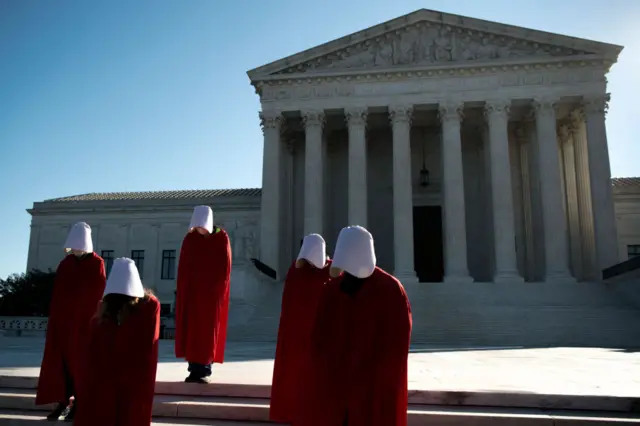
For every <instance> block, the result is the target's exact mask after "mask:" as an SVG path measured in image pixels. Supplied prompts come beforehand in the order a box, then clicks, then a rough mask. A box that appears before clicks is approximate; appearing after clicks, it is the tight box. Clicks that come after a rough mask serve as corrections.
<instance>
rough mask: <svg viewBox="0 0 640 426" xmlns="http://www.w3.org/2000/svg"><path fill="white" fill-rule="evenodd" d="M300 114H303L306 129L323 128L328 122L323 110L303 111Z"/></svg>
mask: <svg viewBox="0 0 640 426" xmlns="http://www.w3.org/2000/svg"><path fill="white" fill-rule="evenodd" d="M300 112H301V114H302V123H303V124H304V128H305V129H308V128H310V127H320V128H322V127H323V126H324V123H325V121H326V120H325V115H324V111H323V110H303V111H300Z"/></svg>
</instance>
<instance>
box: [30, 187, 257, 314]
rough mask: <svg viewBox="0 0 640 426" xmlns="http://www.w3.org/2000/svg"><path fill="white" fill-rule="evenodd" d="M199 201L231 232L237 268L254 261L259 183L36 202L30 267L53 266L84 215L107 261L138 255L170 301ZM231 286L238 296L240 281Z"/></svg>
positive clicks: (148, 280)
mask: <svg viewBox="0 0 640 426" xmlns="http://www.w3.org/2000/svg"><path fill="white" fill-rule="evenodd" d="M200 204H206V205H210V206H211V207H212V208H213V210H214V212H215V213H214V218H215V222H216V224H217V225H218V226H220V227H222V228H224V229H225V230H226V231H227V232H228V233H229V236H230V240H231V244H232V253H233V267H234V269H242V267H243V266H246V265H248V264H250V259H251V258H254V257H256V250H257V247H259V244H258V241H257V238H258V237H259V216H260V212H259V206H260V190H259V189H248V190H246V189H245V190H243V189H239V190H211V191H204V190H203V191H167V192H153V193H124V194H123V193H120V194H90V195H85V196H76V197H65V198H59V199H54V200H47V201H44V202H37V203H34V205H33V208H32V209H30V210H29V213H31V215H32V222H31V237H30V244H29V258H28V262H27V269H28V270H31V269H40V270H45V271H46V270H48V269H53V270H55V268H56V267H57V265H58V263H59V262H60V260H62V258H63V256H64V252H63V250H62V249H61V247H62V245H63V244H64V241H65V238H66V236H67V233H68V231H69V228H70V226H71V225H73V224H74V223H75V222H78V221H85V222H87V223H88V224H89V225H90V226H91V228H92V236H93V242H94V250H95V251H96V253H98V254H100V255H103V257H105V258H106V259H107V260H106V263H109V259H113V258H116V257H123V256H126V257H131V258H134V260H138V262H139V263H142V267H140V269H141V273H142V276H143V282H144V284H145V285H146V286H147V287H150V288H152V289H153V290H154V291H155V292H156V294H157V295H158V297H159V298H160V300H161V302H162V303H163V304H165V305H168V304H171V303H172V301H173V292H174V290H175V277H176V274H177V265H178V260H179V257H180V246H181V244H182V239H183V238H184V235H185V233H186V231H187V228H188V226H189V220H190V219H191V213H192V210H193V207H194V206H196V205H200ZM136 251H137V253H134V252H136ZM136 258H137V259H136ZM231 291H232V293H231V297H232V298H237V297H240V295H241V294H242V287H241V286H235V288H234V289H232V290H231ZM165 309H168V308H167V307H165Z"/></svg>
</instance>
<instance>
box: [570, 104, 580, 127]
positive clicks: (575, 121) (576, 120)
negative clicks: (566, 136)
mask: <svg viewBox="0 0 640 426" xmlns="http://www.w3.org/2000/svg"><path fill="white" fill-rule="evenodd" d="M569 120H570V122H571V126H572V127H574V128H575V127H577V126H578V125H580V124H581V123H582V122H583V121H584V109H583V108H582V107H580V108H575V109H574V110H573V111H571V112H570V113H569Z"/></svg>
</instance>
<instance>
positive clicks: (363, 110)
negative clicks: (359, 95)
mask: <svg viewBox="0 0 640 426" xmlns="http://www.w3.org/2000/svg"><path fill="white" fill-rule="evenodd" d="M367 114H368V108H367V107H350V108H345V109H344V116H345V121H346V122H347V125H349V126H366V125H367Z"/></svg>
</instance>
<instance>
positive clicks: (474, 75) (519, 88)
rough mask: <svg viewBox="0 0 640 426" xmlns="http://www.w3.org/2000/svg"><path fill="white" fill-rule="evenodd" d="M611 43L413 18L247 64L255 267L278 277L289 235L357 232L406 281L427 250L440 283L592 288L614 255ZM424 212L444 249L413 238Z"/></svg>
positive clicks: (290, 246)
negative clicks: (258, 173)
mask: <svg viewBox="0 0 640 426" xmlns="http://www.w3.org/2000/svg"><path fill="white" fill-rule="evenodd" d="M621 50H622V48H621V47H620V46H615V45H609V44H604V43H599V42H594V41H589V40H581V39H576V38H572V37H566V36H561V35H557V34H549V33H543V32H540V31H535V30H529V29H524V28H518V27H513V26H508V25H503V24H497V23H491V22H486V21H480V20H476V19H472V18H466V17H462V16H457V15H448V14H444V13H439V12H433V11H427V10H419V11H417V12H414V13H411V14H409V15H406V16H404V17H400V18H397V19H394V20H392V21H388V22H386V23H384V24H380V25H377V26H375V27H372V28H369V29H367V30H364V31H360V32H358V33H355V34H351V35H349V36H346V37H343V38H341V39H338V40H335V41H332V42H329V43H326V44H324V45H321V46H318V47H315V48H313V49H309V50H306V51H304V52H302V53H299V54H296V55H293V56H290V57H287V58H284V59H281V60H279V61H276V62H273V63H271V64H268V65H265V66H262V67H259V68H256V69H254V70H251V71H249V72H248V75H249V77H250V78H251V81H252V84H253V85H254V86H255V88H256V92H257V93H258V94H259V96H260V101H261V105H262V111H261V113H260V119H261V123H262V126H263V130H264V162H263V168H264V170H263V188H262V189H263V193H264V194H265V197H263V199H262V205H261V219H262V222H261V242H262V245H261V249H260V252H261V259H262V260H263V261H264V262H265V263H267V264H268V265H272V266H273V267H274V268H276V269H277V270H278V273H279V276H282V275H283V273H284V272H285V271H286V268H287V266H288V262H289V259H291V257H292V254H293V252H295V251H296V249H297V247H298V244H299V241H300V239H301V238H302V237H303V236H304V234H306V233H308V232H312V231H315V232H321V233H323V234H324V235H326V236H327V240H328V242H329V246H332V244H333V243H334V241H335V238H336V235H337V232H338V230H339V229H340V228H341V227H342V226H344V225H347V224H359V225H364V226H366V227H368V228H369V229H370V230H371V231H372V233H373V234H374V235H375V238H376V246H377V252H378V253H379V264H380V266H382V267H383V268H385V269H387V270H389V271H393V272H394V273H395V274H396V275H397V276H399V277H400V278H401V279H402V280H403V281H404V282H409V281H416V279H417V278H420V280H422V281H424V280H427V281H429V280H432V279H433V277H434V276H437V275H438V273H437V272H436V271H435V269H437V266H436V265H432V268H431V269H432V270H431V271H425V270H423V271H418V270H417V269H418V267H417V266H416V268H415V269H416V272H417V275H418V276H416V272H414V267H413V266H414V264H415V265H422V264H423V263H425V262H427V258H434V257H439V256H441V257H443V259H444V260H443V269H444V270H443V272H442V274H443V275H444V280H445V281H449V282H451V281H456V282H471V281H485V282H486V281H493V282H497V281H501V282H519V281H523V280H527V281H550V282H551V281H553V282H561V281H562V282H574V281H575V280H576V279H595V278H596V277H597V274H598V271H600V270H602V269H603V268H605V267H608V266H611V265H613V264H615V263H617V261H618V259H619V256H618V246H617V241H616V240H615V235H616V221H615V214H614V209H613V199H612V190H611V185H610V178H611V173H610V166H609V160H608V147H607V139H606V129H605V111H606V107H607V102H608V99H609V95H608V94H607V92H606V74H607V72H608V70H609V68H610V67H611V65H613V64H614V63H615V61H616V60H617V56H618V54H619V53H620V51H621ZM421 164H423V165H424V166H426V167H425V168H422V167H421ZM424 169H428V171H429V176H430V177H432V183H431V185H429V186H427V187H426V188H423V187H421V186H420V182H421V178H420V175H421V172H422V173H424ZM424 206H434V207H438V208H439V209H440V213H439V214H438V213H436V214H435V216H439V217H440V219H439V220H441V221H442V233H443V240H444V242H445V244H444V247H443V248H441V250H443V251H444V253H439V252H438V248H437V247H436V245H434V244H431V243H429V241H426V240H436V239H439V238H438V237H439V236H438V235H437V233H436V234H434V233H433V232H431V233H426V232H424V231H416V230H415V229H414V227H415V226H419V227H426V226H427V225H426V224H425V223H424V222H425V221H429V220H433V217H435V216H434V215H433V213H427V210H424V209H422V210H421V209H419V207H424ZM417 208H418V209H417ZM567 210H570V221H569V222H568V221H567V218H566V214H565V211H567ZM420 216H423V217H420ZM427 216H429V217H430V218H431V219H427ZM578 223H580V224H581V225H578ZM289 224H292V226H289ZM412 240H413V244H412V243H411V241H412ZM578 253H580V255H579V256H578ZM421 274H422V276H421ZM425 276H429V278H425Z"/></svg>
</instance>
